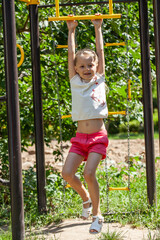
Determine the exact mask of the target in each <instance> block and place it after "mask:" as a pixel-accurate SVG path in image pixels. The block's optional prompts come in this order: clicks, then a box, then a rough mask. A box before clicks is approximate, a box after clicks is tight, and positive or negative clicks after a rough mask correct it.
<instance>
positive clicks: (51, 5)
mask: <svg viewBox="0 0 160 240" xmlns="http://www.w3.org/2000/svg"><path fill="white" fill-rule="evenodd" d="M131 2H138V0H114V1H113V3H131ZM104 4H109V1H98V2H80V3H76V2H74V3H60V4H59V6H61V7H67V6H80V5H82V6H87V5H104ZM53 7H55V4H45V5H39V6H38V8H53Z"/></svg>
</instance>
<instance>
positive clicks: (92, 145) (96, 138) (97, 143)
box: [69, 130, 109, 161]
mask: <svg viewBox="0 0 160 240" xmlns="http://www.w3.org/2000/svg"><path fill="white" fill-rule="evenodd" d="M108 142H109V141H108V137H107V131H106V130H102V131H100V132H96V133H92V134H86V133H79V132H77V133H76V137H73V138H71V143H72V146H71V148H70V150H69V152H74V153H77V154H79V155H82V156H83V157H84V158H85V159H84V161H86V160H87V158H88V154H89V153H91V152H96V153H100V154H102V159H105V158H106V149H107V146H108Z"/></svg>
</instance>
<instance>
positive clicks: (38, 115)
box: [29, 5, 46, 212]
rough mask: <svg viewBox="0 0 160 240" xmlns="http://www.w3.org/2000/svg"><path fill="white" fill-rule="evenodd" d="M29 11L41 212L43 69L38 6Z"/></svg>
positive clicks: (43, 204) (41, 206)
mask: <svg viewBox="0 0 160 240" xmlns="http://www.w3.org/2000/svg"><path fill="white" fill-rule="evenodd" d="M29 12H30V31H31V50H32V78H33V97H34V123H35V144H36V164H37V189H38V190H37V191H38V209H39V212H43V211H46V191H45V185H46V180H45V158H44V136H43V116H42V97H41V95H42V90H41V70H40V43H39V23H38V6H37V5H30V6H29Z"/></svg>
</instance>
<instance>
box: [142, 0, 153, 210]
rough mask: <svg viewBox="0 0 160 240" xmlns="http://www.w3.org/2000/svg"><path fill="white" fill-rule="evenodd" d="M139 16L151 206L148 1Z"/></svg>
mask: <svg viewBox="0 0 160 240" xmlns="http://www.w3.org/2000/svg"><path fill="white" fill-rule="evenodd" d="M139 14H140V37H141V64H142V87H143V111H144V133H145V151H146V172H147V193H148V201H149V204H150V205H153V204H154V203H156V177H155V159H154V128H153V103H152V83H151V66H150V49H149V26H148V7H147V0H140V1H139Z"/></svg>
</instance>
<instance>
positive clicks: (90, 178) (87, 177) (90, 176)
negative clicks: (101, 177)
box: [84, 170, 95, 182]
mask: <svg viewBox="0 0 160 240" xmlns="http://www.w3.org/2000/svg"><path fill="white" fill-rule="evenodd" d="M84 179H85V180H86V182H89V181H93V180H94V179H95V173H94V172H93V171H92V170H85V171H84Z"/></svg>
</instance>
